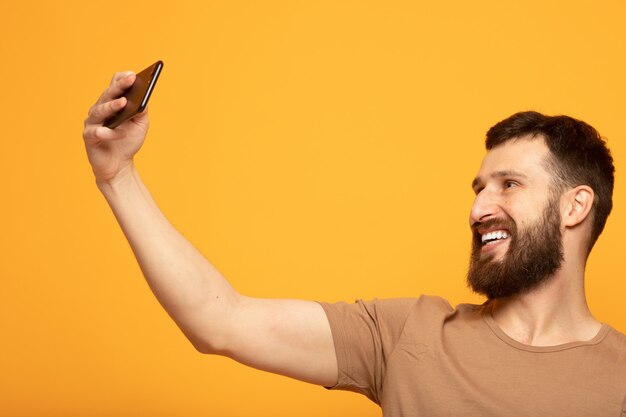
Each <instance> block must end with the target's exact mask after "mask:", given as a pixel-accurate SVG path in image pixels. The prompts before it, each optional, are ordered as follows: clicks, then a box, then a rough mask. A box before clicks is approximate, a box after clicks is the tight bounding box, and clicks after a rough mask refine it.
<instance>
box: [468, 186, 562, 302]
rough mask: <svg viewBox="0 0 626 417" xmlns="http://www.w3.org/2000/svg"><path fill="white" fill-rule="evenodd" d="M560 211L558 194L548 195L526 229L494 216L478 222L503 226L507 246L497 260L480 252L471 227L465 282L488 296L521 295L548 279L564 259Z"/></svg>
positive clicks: (478, 242) (501, 227)
mask: <svg viewBox="0 0 626 417" xmlns="http://www.w3.org/2000/svg"><path fill="white" fill-rule="evenodd" d="M560 223H561V215H560V213H559V204H558V198H556V197H554V196H551V197H550V200H549V201H548V204H547V205H546V208H545V209H544V211H543V214H542V216H541V217H540V218H539V219H538V220H537V221H536V222H534V223H533V224H530V225H529V226H528V227H526V228H525V230H520V231H518V230H517V225H516V224H515V222H514V221H513V220H512V219H511V218H510V217H508V216H507V218H506V219H502V220H499V219H494V220H490V221H487V222H485V223H482V224H480V226H481V227H485V228H487V227H489V228H491V227H492V226H495V227H497V228H498V229H506V230H507V231H508V234H509V239H510V241H509V248H508V250H507V252H506V253H505V254H504V257H503V258H502V260H500V261H495V260H494V259H493V258H494V257H495V255H493V254H490V255H487V256H482V254H481V248H482V247H483V243H482V241H481V236H480V234H479V233H478V232H477V231H476V229H475V226H474V227H472V229H473V240H472V255H471V257H470V266H469V270H468V273H467V283H468V286H469V287H470V288H471V289H472V290H473V291H474V292H476V293H478V294H482V295H485V296H486V297H487V298H488V299H490V300H493V299H496V298H506V297H512V296H516V295H521V294H524V293H527V292H529V291H531V290H532V289H535V288H537V287H538V286H539V285H540V284H542V283H545V282H547V281H548V279H549V278H550V277H552V276H553V274H554V273H555V272H556V271H558V270H559V269H560V268H561V264H562V263H563V243H562V233H561V229H560Z"/></svg>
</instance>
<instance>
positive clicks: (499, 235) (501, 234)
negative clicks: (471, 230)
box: [481, 230, 509, 243]
mask: <svg viewBox="0 0 626 417" xmlns="http://www.w3.org/2000/svg"><path fill="white" fill-rule="evenodd" d="M508 237H509V234H508V233H507V232H505V231H503V230H498V231H495V232H489V233H485V234H484V235H482V236H481V240H482V242H483V243H485V242H490V241H495V240H501V239H506V238H508Z"/></svg>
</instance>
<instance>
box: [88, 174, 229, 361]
mask: <svg viewBox="0 0 626 417" xmlns="http://www.w3.org/2000/svg"><path fill="white" fill-rule="evenodd" d="M98 188H99V189H100V191H101V192H102V193H103V195H104V197H105V198H106V200H107V202H108V203H109V205H110V206H111V209H112V210H113V213H114V214H115V217H116V218H117V220H118V222H119V224H120V226H121V228H122V230H123V232H124V234H125V235H126V238H127V239H128V242H129V243H130V245H131V247H132V250H133V252H134V254H135V257H136V258H137V261H138V262H139V265H140V267H141V270H142V271H143V274H144V276H145V278H146V280H147V282H148V284H149V285H150V288H151V289H152V291H153V292H154V294H155V295H156V297H157V298H158V300H159V302H160V303H161V305H162V306H163V307H164V308H165V310H166V311H167V312H168V313H169V315H170V316H171V317H172V318H173V319H174V321H176V323H177V324H178V326H179V327H180V328H181V330H182V331H183V332H184V333H185V335H186V336H187V337H188V338H189V340H190V341H191V342H192V343H193V344H194V346H196V348H197V349H199V350H201V351H211V350H216V349H219V346H220V343H221V340H220V339H221V337H222V336H223V334H225V330H226V329H225V326H227V323H226V318H227V317H228V316H229V313H228V312H229V310H230V309H231V308H232V306H233V305H234V304H235V303H236V302H237V300H238V294H237V293H236V292H235V291H234V290H233V288H232V287H231V286H230V284H229V283H228V282H227V281H226V280H225V279H224V278H223V277H222V276H221V274H220V273H219V272H218V271H217V270H216V269H215V268H214V267H213V266H212V265H211V264H210V263H209V262H208V261H207V260H206V259H205V258H204V257H203V256H202V255H201V254H200V253H199V252H198V250H197V249H196V248H195V247H194V246H193V245H192V244H191V243H190V242H189V241H188V240H187V239H185V238H184V237H183V236H182V235H181V234H180V233H179V232H178V231H177V230H176V229H175V228H174V227H173V226H172V225H171V223H170V222H169V221H168V220H167V219H166V218H165V216H164V215H163V213H162V212H161V210H160V209H159V208H158V206H157V205H156V203H155V201H154V199H153V198H152V196H151V195H150V192H149V191H148V190H147V188H146V187H145V185H144V184H143V182H142V180H141V178H140V176H139V173H138V172H137V171H136V170H135V169H134V166H132V165H131V166H129V167H128V169H127V172H126V173H125V174H124V175H120V176H118V179H117V181H115V182H106V183H98Z"/></svg>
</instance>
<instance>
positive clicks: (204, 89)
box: [0, 0, 626, 417]
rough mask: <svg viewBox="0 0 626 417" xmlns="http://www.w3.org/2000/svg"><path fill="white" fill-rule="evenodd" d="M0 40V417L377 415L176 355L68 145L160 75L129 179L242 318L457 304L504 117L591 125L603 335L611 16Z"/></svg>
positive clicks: (615, 76)
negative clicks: (136, 75) (399, 300)
mask: <svg viewBox="0 0 626 417" xmlns="http://www.w3.org/2000/svg"><path fill="white" fill-rule="evenodd" d="M0 16H2V25H0V45H1V49H0V53H1V57H2V65H0V80H1V81H0V82H1V83H2V100H0V110H1V111H0V117H1V124H2V126H1V127H0V132H1V133H0V140H1V141H2V150H1V151H0V179H1V180H2V204H1V205H0V218H1V219H2V229H3V230H2V233H1V236H2V238H1V240H0V242H1V243H0V245H1V246H0V256H1V257H2V260H1V262H0V296H1V302H0V326H1V327H0V331H1V334H2V339H1V342H0V414H1V415H11V416H15V417H18V416H33V415H37V416H124V415H128V416H131V415H132V416H142V415H145V416H207V415H216V416H244V415H260V416H265V415H267V416H269V415H272V416H291V415H299V416H320V415H327V416H377V415H380V410H379V409H378V408H377V407H376V406H375V405H374V404H373V403H370V402H369V401H368V400H366V399H365V398H364V397H360V396H358V395H355V394H351V393H344V392H333V393H328V392H326V391H325V390H324V389H323V388H320V387H315V386H312V385H308V384H304V383H300V382H297V381H292V380H289V379H287V378H283V377H279V376H275V375H270V374H266V373H262V372H260V371H256V370H252V369H248V368H245V367H243V366H241V365H238V364H236V363H234V362H232V361H231V360H228V359H225V358H220V357H213V356H203V355H201V354H199V353H196V352H195V351H194V349H193V348H192V346H191V345H190V344H189V343H188V342H187V341H186V339H185V338H184V337H183V336H182V334H181V333H180V332H179V331H178V329H177V328H176V327H175V326H174V324H173V323H172V321H171V320H170V319H169V318H168V317H167V315H166V313H165V312H164V311H162V309H161V308H160V306H159V305H158V303H157V301H156V300H155V299H154V297H153V296H152V295H151V293H150V291H149V289H148V287H147V285H146V284H145V283H144V281H143V278H142V277H141V274H140V271H139V268H138V267H137V265H136V264H135V261H134V259H133V256H132V253H131V251H130V249H129V247H128V245H127V244H126V242H125V240H124V238H123V236H122V233H121V231H120V230H119V228H118V226H117V225H116V223H115V220H114V218H113V215H112V214H111V213H110V210H109V209H108V207H107V205H106V203H105V201H104V199H103V198H102V197H101V195H100V194H99V193H98V190H97V189H96V187H95V183H94V181H93V176H92V174H91V171H90V168H89V165H88V163H87V160H86V157H85V154H84V149H83V145H82V139H81V131H82V121H83V118H84V117H85V115H86V112H87V109H88V107H89V106H90V105H91V104H92V103H93V101H95V99H96V98H97V96H98V95H99V94H100V93H101V91H102V90H103V89H104V88H105V87H106V85H107V84H108V81H109V79H110V78H111V76H112V74H113V72H114V71H117V70H124V69H132V70H135V71H139V70H141V69H143V68H144V67H146V66H147V65H149V64H151V63H152V62H154V61H155V60H157V59H162V60H163V61H164V62H165V68H164V71H163V74H162V75H161V79H160V81H159V85H158V86H157V88H156V91H155V93H154V95H153V97H152V102H151V108H150V113H151V120H152V126H151V131H150V134H149V136H148V140H147V142H146V144H145V146H144V149H143V150H142V151H141V153H140V155H139V156H138V158H137V164H138V166H139V169H140V171H141V173H142V175H143V177H144V179H145V181H146V183H147V185H148V186H149V187H150V189H151V190H152V192H153V194H154V196H155V198H156V199H157V201H158V202H159V204H160V206H161V207H162V209H163V210H164V212H165V213H166V215H167V216H168V217H169V218H170V219H171V221H172V222H173V223H174V224H175V225H176V226H177V227H178V228H179V229H180V230H181V231H182V232H183V233H184V234H185V235H186V236H187V237H188V238H189V239H190V240H191V241H192V242H194V244H195V245H197V247H198V248H199V249H200V250H201V251H202V252H203V253H204V254H205V255H207V257H208V258H209V259H210V260H211V261H212V262H213V263H214V264H215V265H216V266H217V267H218V268H219V269H220V270H221V271H222V273H224V274H225V275H226V276H227V277H228V278H229V279H230V280H231V281H232V283H233V285H234V286H235V287H236V288H237V289H239V290H240V291H242V292H244V293H246V294H248V295H254V296H260V297H293V298H304V299H314V300H325V301H337V300H347V301H351V300H354V299H355V298H372V297H379V298H385V297H394V296H415V295H419V294H421V293H428V294H438V295H441V296H444V297H446V298H447V299H449V300H450V302H451V303H452V304H456V303H459V302H465V301H471V302H479V301H480V298H478V297H476V296H473V295H471V294H470V292H469V291H468V290H467V289H466V288H465V281H464V280H465V278H464V277H465V270H466V265H467V259H468V254H469V240H470V234H469V231H468V225H467V218H468V213H469V208H470V205H471V202H472V198H473V195H472V192H471V189H470V182H471V179H472V178H473V176H474V175H475V173H476V171H477V169H478V166H479V163H480V160H481V158H482V156H483V154H484V151H483V138H484V133H485V131H486V130H487V128H489V127H490V126H491V125H492V124H494V123H495V122H497V121H499V120H501V119H502V118H504V117H507V116H508V115H510V114H511V113H513V112H516V111H519V110H526V109H536V110H539V111H542V112H545V113H548V114H560V113H565V114H569V115H572V116H575V117H578V118H581V119H583V120H585V121H587V122H589V123H591V124H592V125H594V126H595V127H597V128H598V129H599V130H600V132H601V133H602V134H603V135H604V136H605V137H607V138H608V141H609V145H610V147H611V149H612V151H613V155H614V158H615V161H616V166H617V168H618V173H617V185H616V189H615V196H614V202H615V208H614V213H613V215H612V216H611V217H610V219H609V222H608V227H607V230H606V231H605V233H604V235H603V236H602V237H601V238H600V241H599V243H598V245H597V246H596V249H595V251H594V252H593V254H592V257H591V260H590V264H589V267H588V274H587V292H588V296H589V302H590V305H591V308H592V311H593V312H594V313H595V315H596V316H597V318H598V319H600V320H602V321H606V322H609V323H611V324H612V325H614V327H616V328H617V329H619V330H621V331H622V332H626V307H624V305H625V304H624V294H625V293H626V280H625V279H624V278H625V277H626V257H625V256H624V253H625V252H624V244H623V241H624V240H623V233H624V230H626V224H625V223H626V185H625V183H624V180H623V178H624V177H623V175H622V172H624V170H625V169H626V140H625V138H626V124H625V123H624V110H625V106H624V97H626V85H625V75H624V74H626V55H625V54H624V51H625V45H624V44H625V41H626V26H625V25H624V24H623V22H624V21H625V19H626V4H625V3H624V2H620V1H617V0H615V1H595V2H591V1H571V0H568V1H554V2H544V1H538V0H530V1H523V2H507V1H473V2H465V1H458V2H421V1H407V2H401V1H385V2H382V1H380V2H374V1H262V2H261V1H259V2H254V1H220V2H216V1H211V2H204V1H194V2H190V1H184V0H181V1H176V2H170V1H167V2H166V1H144V0H138V1H127V2H116V1H112V2H99V1H92V2H86V1H80V2H79V1H66V2H59V3H55V2H44V1H39V2H36V1H32V0H30V1H20V2H11V1H7V0H4V1H2V2H1V3H0Z"/></svg>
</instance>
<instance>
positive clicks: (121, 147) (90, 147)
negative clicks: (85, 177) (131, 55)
mask: <svg viewBox="0 0 626 417" xmlns="http://www.w3.org/2000/svg"><path fill="white" fill-rule="evenodd" d="M135 77H136V76H135V74H134V73H132V72H118V73H116V74H115V75H114V76H113V79H112V80H111V84H110V85H109V87H108V88H107V89H106V90H105V91H104V93H102V95H101V96H100V98H99V99H98V101H97V102H96V103H95V104H94V105H93V106H91V108H90V109H89V114H88V116H87V118H86V119H85V128H84V130H83V139H84V140H85V148H86V149H87V157H88V158H89V163H90V164H91V168H92V169H93V172H94V174H95V176H96V182H98V183H112V182H114V181H115V180H116V179H117V178H119V177H120V176H122V175H124V174H125V173H127V172H128V171H129V168H131V167H132V165H133V157H134V156H135V154H136V153H137V152H138V151H139V149H140V148H141V146H142V145H143V142H144V140H145V138H146V134H147V133H148V114H147V111H148V110H147V109H146V110H144V111H143V112H142V113H140V114H138V115H136V116H135V117H133V118H132V119H130V120H127V121H125V122H124V123H122V124H121V125H119V126H118V127H116V128H115V129H109V128H107V127H104V126H103V123H104V122H105V120H107V119H108V118H109V117H111V116H112V115H113V114H115V113H117V112H118V111H120V110H121V109H123V108H124V106H125V105H126V98H124V97H120V96H121V95H122V94H123V92H124V91H125V90H126V89H127V88H129V87H130V86H131V85H132V84H133V83H134V82H135Z"/></svg>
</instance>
